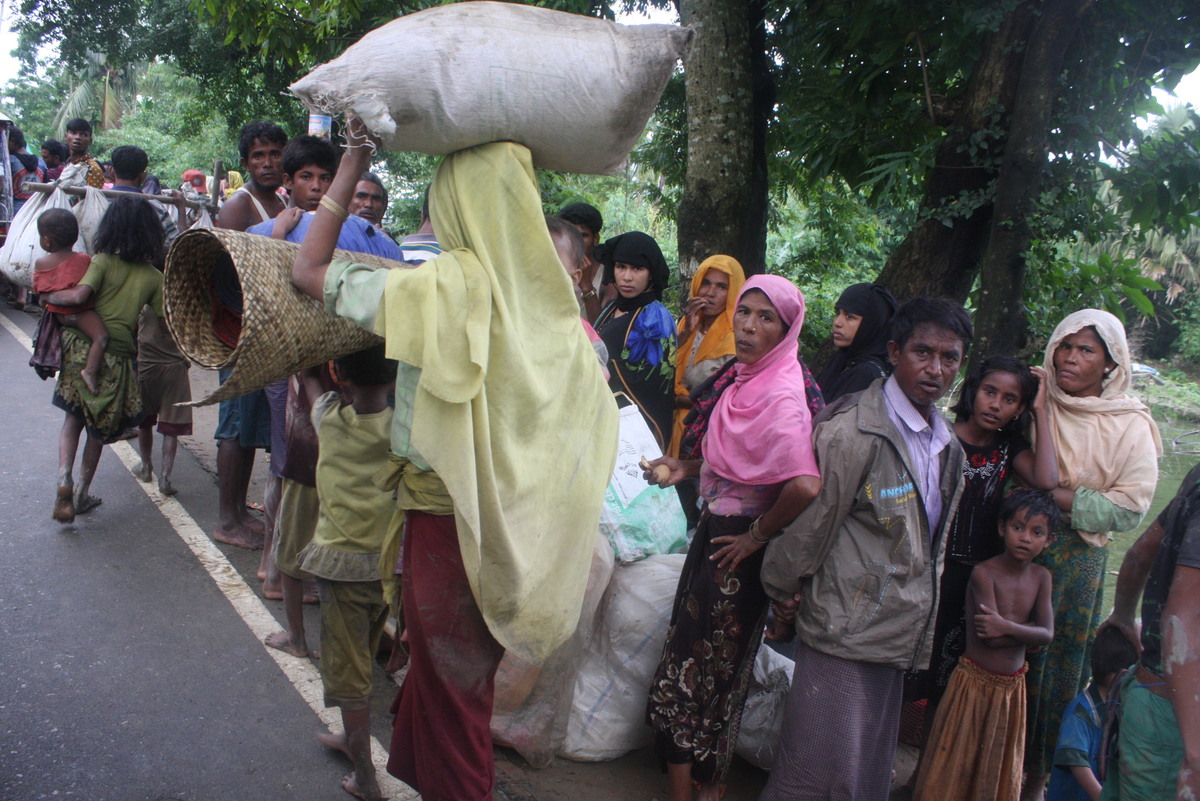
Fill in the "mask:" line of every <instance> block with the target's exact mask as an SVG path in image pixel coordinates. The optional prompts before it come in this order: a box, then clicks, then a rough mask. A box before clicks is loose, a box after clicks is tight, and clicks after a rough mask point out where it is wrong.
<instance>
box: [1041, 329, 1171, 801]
mask: <svg viewBox="0 0 1200 801" xmlns="http://www.w3.org/2000/svg"><path fill="white" fill-rule="evenodd" d="M1131 364H1132V359H1131V358H1130V355H1129V345H1128V344H1127V343H1126V341H1125V329H1124V328H1123V327H1122V326H1121V322H1120V321H1119V320H1118V319H1117V318H1116V317H1114V316H1113V315H1111V314H1109V313H1108V312H1105V311H1100V310H1098V309H1084V310H1082V311H1077V312H1074V313H1073V314H1069V315H1067V317H1066V318H1065V319H1063V321H1062V322H1061V323H1059V324H1058V327H1057V328H1055V329H1054V334H1053V335H1052V336H1051V337H1050V342H1049V344H1047V346H1046V358H1045V369H1046V374H1047V379H1046V380H1047V387H1046V406H1047V407H1048V410H1049V412H1050V420H1051V429H1050V436H1051V438H1052V439H1053V441H1054V446H1055V449H1056V450H1057V452H1058V472H1059V482H1058V483H1059V486H1057V487H1055V488H1054V490H1053V492H1052V493H1051V494H1052V495H1053V496H1054V502H1055V503H1056V504H1058V507H1059V509H1061V510H1062V511H1063V512H1064V513H1065V514H1064V523H1063V524H1062V525H1061V526H1060V527H1059V530H1058V531H1057V532H1056V533H1057V537H1056V539H1055V541H1054V542H1053V543H1052V544H1051V545H1050V546H1049V547H1047V548H1046V550H1045V552H1044V553H1043V554H1042V555H1041V557H1040V558H1039V559H1038V562H1039V564H1043V565H1045V566H1046V567H1048V568H1049V569H1050V572H1051V573H1052V574H1053V575H1054V631H1055V637H1054V642H1052V643H1051V644H1050V645H1049V647H1047V648H1045V649H1043V650H1042V651H1041V652H1039V653H1037V654H1033V655H1031V658H1030V660H1029V663H1030V667H1029V736H1028V738H1027V740H1026V750H1025V768H1026V771H1027V772H1028V777H1027V779H1026V797H1028V798H1039V797H1040V796H1041V793H1042V788H1043V787H1044V786H1045V782H1046V775H1047V774H1048V773H1049V772H1050V768H1051V766H1052V765H1053V761H1052V760H1053V756H1054V746H1055V743H1056V741H1057V739H1058V729H1059V724H1060V722H1061V720H1062V712H1063V710H1064V709H1065V708H1066V706H1067V704H1068V703H1069V702H1070V701H1071V699H1072V698H1074V697H1075V696H1076V695H1078V694H1079V692H1080V691H1081V690H1083V688H1084V686H1085V685H1086V684H1087V679H1088V675H1087V674H1088V668H1087V664H1088V663H1087V660H1088V653H1089V652H1090V651H1091V648H1092V640H1093V638H1094V637H1095V635H1096V629H1097V628H1098V627H1099V625H1100V621H1101V620H1102V619H1103V618H1102V617H1101V614H1102V602H1103V594H1104V573H1105V566H1106V565H1107V562H1108V550H1109V549H1108V544H1109V542H1110V540H1111V538H1110V536H1109V533H1108V532H1110V531H1127V530H1129V529H1131V528H1134V527H1135V526H1137V525H1138V524H1140V523H1141V521H1142V518H1143V517H1145V515H1146V512H1147V510H1148V509H1149V508H1150V502H1151V501H1152V500H1153V498H1154V488H1155V486H1156V485H1157V483H1158V457H1159V456H1161V455H1162V443H1161V441H1160V439H1159V434H1158V426H1156V425H1155V423H1154V418H1152V417H1151V416H1150V410H1149V409H1147V408H1146V406H1145V404H1143V403H1142V402H1141V401H1139V400H1138V399H1137V398H1134V397H1130V396H1129V395H1128V394H1127V393H1128V391H1129V387H1130V385H1131V383H1132V380H1133V373H1132V370H1131ZM1035 444H1036V443H1035Z"/></svg>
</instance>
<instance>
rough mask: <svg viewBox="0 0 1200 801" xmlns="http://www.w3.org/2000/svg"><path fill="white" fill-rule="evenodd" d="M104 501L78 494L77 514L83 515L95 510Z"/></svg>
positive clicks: (76, 497)
mask: <svg viewBox="0 0 1200 801" xmlns="http://www.w3.org/2000/svg"><path fill="white" fill-rule="evenodd" d="M102 503H104V501H102V500H100V499H99V498H97V497H96V496H95V495H86V494H77V495H76V496H75V514H77V515H83V514H87V513H88V512H90V511H92V510H93V509H95V508H96V507H97V506H99V505H100V504H102Z"/></svg>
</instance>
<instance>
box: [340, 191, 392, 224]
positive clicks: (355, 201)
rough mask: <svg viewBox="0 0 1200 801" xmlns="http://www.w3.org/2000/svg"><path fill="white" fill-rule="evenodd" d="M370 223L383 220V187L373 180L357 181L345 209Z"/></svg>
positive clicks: (378, 222) (377, 222)
mask: <svg viewBox="0 0 1200 801" xmlns="http://www.w3.org/2000/svg"><path fill="white" fill-rule="evenodd" d="M347 211H349V212H350V213H351V214H357V215H358V216H359V217H362V218H363V219H364V220H366V221H367V222H369V223H371V224H372V225H379V224H380V223H382V222H383V212H384V208H383V189H381V188H380V186H379V184H377V183H375V182H374V181H359V182H358V183H357V184H356V185H355V186H354V196H353V197H351V198H350V206H349V208H348V209H347Z"/></svg>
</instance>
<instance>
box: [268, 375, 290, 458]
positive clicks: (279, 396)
mask: <svg viewBox="0 0 1200 801" xmlns="http://www.w3.org/2000/svg"><path fill="white" fill-rule="evenodd" d="M288 380H289V379H287V378H283V379H280V380H279V381H276V382H275V383H274V384H268V385H267V386H266V387H264V388H263V391H264V392H266V393H267V405H268V406H270V407H271V463H270V467H271V475H273V476H278V477H280V478H282V477H283V466H284V465H286V464H287V437H286V436H285V434H286V431H287V426H286V424H285V423H286V420H287V394H288Z"/></svg>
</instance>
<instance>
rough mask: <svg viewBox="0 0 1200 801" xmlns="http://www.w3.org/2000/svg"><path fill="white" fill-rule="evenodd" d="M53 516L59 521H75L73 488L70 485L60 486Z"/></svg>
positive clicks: (55, 499)
mask: <svg viewBox="0 0 1200 801" xmlns="http://www.w3.org/2000/svg"><path fill="white" fill-rule="evenodd" d="M52 517H53V518H54V519H55V520H57V521H58V522H59V523H74V522H75V503H74V501H73V500H72V498H71V488H70V487H69V486H65V487H59V488H58V493H57V494H56V495H55V498H54V512H53V513H52Z"/></svg>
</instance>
